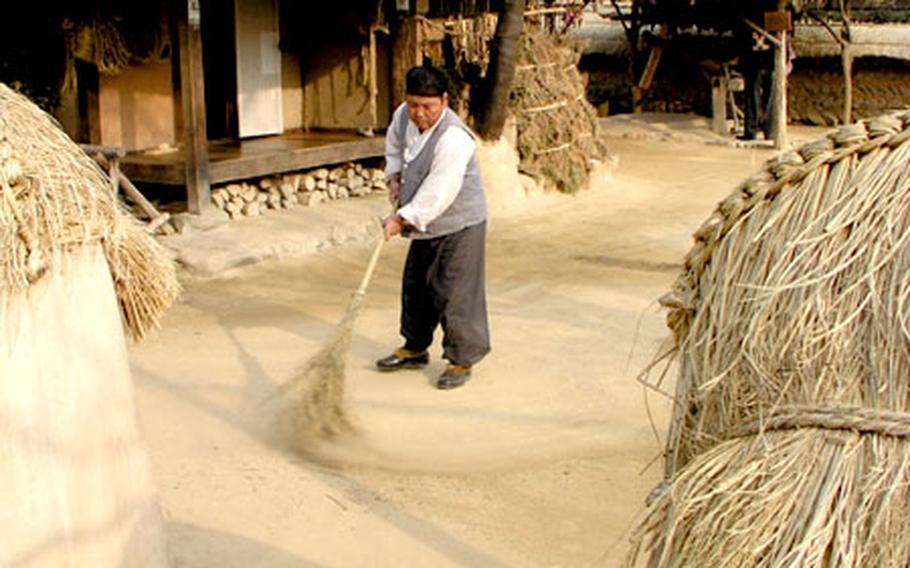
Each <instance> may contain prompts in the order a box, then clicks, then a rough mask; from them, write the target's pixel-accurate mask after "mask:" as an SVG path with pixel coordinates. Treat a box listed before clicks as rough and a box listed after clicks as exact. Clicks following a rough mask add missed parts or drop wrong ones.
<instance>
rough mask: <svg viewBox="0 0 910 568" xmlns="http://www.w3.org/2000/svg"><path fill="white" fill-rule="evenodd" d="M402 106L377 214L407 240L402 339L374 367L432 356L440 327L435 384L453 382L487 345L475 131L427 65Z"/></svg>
mask: <svg viewBox="0 0 910 568" xmlns="http://www.w3.org/2000/svg"><path fill="white" fill-rule="evenodd" d="M405 85H406V92H405V103H404V104H402V105H401V106H399V107H398V108H397V109H396V110H395V112H394V113H393V115H392V122H391V124H390V125H389V128H388V131H387V133H386V151H385V155H386V179H387V181H388V184H389V189H390V193H389V199H390V200H391V201H392V203H396V202H397V203H398V204H399V209H398V211H397V212H396V213H394V214H392V215H389V216H388V217H386V218H385V220H384V221H383V225H384V230H385V238H386V240H388V239H390V238H392V237H393V236H395V235H402V236H406V237H409V238H411V246H410V249H409V251H408V257H407V260H406V262H405V267H404V276H403V278H402V289H401V330H400V331H401V335H402V336H403V337H404V340H405V343H404V346H402V347H400V348H399V349H397V350H395V352H394V353H392V354H391V355H389V356H388V357H385V358H383V359H380V360H379V361H377V362H376V366H377V368H378V369H379V370H380V371H397V370H399V369H414V368H420V367H423V366H425V365H426V364H427V363H429V359H430V357H429V353H428V351H427V350H428V348H429V347H430V344H431V343H432V342H433V333H434V331H435V330H436V326H438V325H442V330H443V341H442V346H443V358H445V359H446V360H448V362H449V364H448V365H447V366H446V370H445V372H443V373H442V375H441V376H440V377H439V379H438V381H437V383H436V386H437V388H440V389H453V388H457V387H460V386H461V385H463V384H464V383H465V382H466V381H467V380H468V379H469V378H470V377H471V369H472V367H473V366H474V365H475V364H476V363H477V362H478V361H480V360H481V359H482V358H483V357H484V355H486V354H487V353H488V352H489V351H490V334H489V326H488V323H487V306H486V295H485V292H484V247H485V239H486V219H487V207H486V201H485V198H484V193H483V185H482V183H481V180H480V170H479V169H478V166H477V157H476V156H475V147H476V145H475V143H474V136H473V134H472V133H471V132H470V130H469V129H468V127H467V126H465V124H464V123H463V122H462V121H461V120H460V119H459V118H458V115H456V114H455V113H454V112H452V110H450V109H449V108H448V95H447V90H448V78H447V77H446V74H445V72H444V71H443V70H441V69H439V68H437V67H432V66H420V67H414V68H412V69H411V70H410V71H408V73H407V75H406V77H405Z"/></svg>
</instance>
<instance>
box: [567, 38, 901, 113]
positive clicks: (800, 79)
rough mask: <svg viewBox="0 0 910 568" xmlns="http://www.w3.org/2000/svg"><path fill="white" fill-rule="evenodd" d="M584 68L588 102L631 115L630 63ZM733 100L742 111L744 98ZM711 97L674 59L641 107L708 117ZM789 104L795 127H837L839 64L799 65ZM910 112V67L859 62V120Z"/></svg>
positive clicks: (692, 68) (697, 75) (805, 61)
mask: <svg viewBox="0 0 910 568" xmlns="http://www.w3.org/2000/svg"><path fill="white" fill-rule="evenodd" d="M580 67H581V69H582V71H583V72H585V73H586V74H587V76H588V87H587V95H588V99H589V100H590V101H591V102H592V104H594V106H595V107H598V108H599V109H601V112H602V114H603V113H605V112H607V111H608V112H609V113H610V114H617V113H624V112H631V111H632V79H631V74H630V73H629V70H628V67H629V65H628V60H627V59H624V58H621V57H609V56H604V55H596V56H591V55H588V56H585V58H584V59H583V60H582V62H581V65H580ZM734 96H735V97H736V100H737V104H738V105H740V108H742V93H736V94H735V95H734ZM710 97H711V90H710V84H709V82H708V80H707V78H706V75H705V74H704V73H703V72H702V69H700V68H699V66H698V65H696V64H693V63H692V62H686V61H685V60H684V59H673V58H669V59H664V60H662V61H661V65H660V68H659V69H658V72H657V75H656V76H655V79H654V83H653V85H652V88H651V89H650V90H649V91H647V92H646V93H645V95H644V99H643V101H642V107H643V110H645V111H649V112H678V113H694V114H700V115H704V116H709V115H710V113H711V98H710ZM788 100H789V108H790V120H791V122H797V123H803V124H813V125H829V126H830V125H835V124H838V123H839V122H840V120H841V117H842V115H843V106H844V77H843V73H842V71H841V63H840V58H828V57H825V58H798V59H796V61H795V62H794V67H793V72H792V74H791V75H790V78H789V92H788ZM906 107H910V62H908V61H902V60H898V59H889V58H863V59H857V60H856V61H855V62H854V66H853V111H854V118H867V117H871V116H876V115H878V114H882V113H884V112H887V111H888V110H890V109H899V108H906Z"/></svg>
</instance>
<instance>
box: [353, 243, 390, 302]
mask: <svg viewBox="0 0 910 568" xmlns="http://www.w3.org/2000/svg"><path fill="white" fill-rule="evenodd" d="M383 243H385V235H384V234H380V235H379V240H378V241H376V246H374V247H373V256H371V257H370V263H369V264H368V265H367V269H366V271H365V272H364V273H363V279H361V280H360V287H359V288H357V291H356V292H355V293H354V295H355V296H364V295H366V293H367V286H369V285H370V278H372V277H373V271H374V270H375V269H376V264H377V263H378V262H379V253H380V252H382V245H383Z"/></svg>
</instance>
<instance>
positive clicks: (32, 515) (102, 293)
mask: <svg viewBox="0 0 910 568" xmlns="http://www.w3.org/2000/svg"><path fill="white" fill-rule="evenodd" d="M0 251H2V257H0V379H2V380H0V487H2V488H3V505H2V507H0V566H21V567H31V566H49V567H50V566H53V567H56V566H93V567H94V566H97V567H105V566H111V567H114V566H149V567H160V566H165V565H167V554H166V551H165V547H164V543H163V523H162V521H161V514H160V510H159V507H158V500H157V494H156V491H155V488H154V484H153V483H152V481H151V477H150V471H149V464H148V459H147V456H146V453H145V448H144V445H143V443H142V440H141V438H140V436H139V433H138V428H137V424H136V409H135V405H134V402H133V390H132V388H133V387H132V381H131V379H130V370H129V363H128V360H127V354H126V343H125V340H124V333H123V332H124V328H125V329H126V331H127V332H128V333H129V334H130V335H131V336H132V337H134V338H139V337H141V336H142V335H143V334H144V333H146V332H147V331H148V330H149V329H150V328H152V327H153V326H154V325H156V323H157V320H158V318H159V316H160V315H161V312H162V311H163V310H164V309H165V308H166V307H167V306H168V305H170V303H171V302H172V301H173V300H174V298H175V296H176V294H177V291H178V286H177V281H176V279H175V275H174V267H173V264H172V263H171V262H170V261H169V260H168V258H167V257H166V256H165V255H164V253H163V251H162V250H161V249H160V247H159V246H158V245H157V244H156V243H155V241H153V240H152V239H151V237H149V236H148V235H146V234H145V233H144V230H143V229H142V227H140V226H139V225H138V223H136V222H135V221H133V220H132V219H131V218H130V217H128V216H127V215H126V214H125V213H124V212H123V211H122V210H121V208H120V206H119V205H118V203H117V201H116V198H115V196H114V195H113V192H112V190H111V185H110V184H109V183H108V182H107V181H106V179H105V176H104V174H102V173H101V171H100V170H99V169H98V167H97V166H96V165H95V163H94V162H93V161H92V160H91V159H90V158H89V157H88V156H86V155H85V154H84V153H83V152H82V151H81V150H80V149H79V147H78V146H76V145H75V144H74V143H73V142H72V141H70V140H69V139H68V138H67V137H66V135H65V134H64V133H63V132H62V131H61V130H60V129H59V128H58V127H57V125H56V124H55V123H54V122H53V120H52V119H51V118H50V117H49V116H48V115H46V114H44V113H43V112H42V111H40V110H39V109H38V108H37V107H36V106H34V105H33V104H32V103H30V102H29V101H28V100H27V99H25V98H24V97H22V96H21V95H18V94H16V93H14V92H13V91H12V90H10V89H9V88H7V87H6V86H5V85H2V84H0Z"/></svg>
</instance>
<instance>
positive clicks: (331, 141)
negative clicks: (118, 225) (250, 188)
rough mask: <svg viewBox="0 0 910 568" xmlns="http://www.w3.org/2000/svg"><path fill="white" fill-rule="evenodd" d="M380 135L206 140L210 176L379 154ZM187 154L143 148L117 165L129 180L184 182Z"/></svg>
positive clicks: (248, 174) (255, 173) (226, 177)
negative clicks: (143, 149)
mask: <svg viewBox="0 0 910 568" xmlns="http://www.w3.org/2000/svg"><path fill="white" fill-rule="evenodd" d="M384 153H385V139H384V137H383V136H381V135H378V136H373V137H364V136H359V135H357V134H353V133H350V132H302V131H289V132H286V133H284V134H281V135H277V136H266V137H262V138H255V139H249V140H218V141H211V142H209V143H208V178H209V182H210V183H212V184H217V183H224V182H229V181H234V180H240V179H248V178H255V177H262V176H267V175H270V174H277V173H282V172H289V171H294V170H302V169H307V168H314V167H319V166H323V165H330V164H339V163H344V162H349V161H353V160H362V159H365V158H376V157H382V156H383V155H384ZM186 162H187V157H186V153H185V151H184V150H182V149H178V150H172V151H167V152H159V151H154V150H152V151H145V152H138V153H135V154H129V155H126V156H124V157H123V158H122V159H121V162H120V169H121V170H122V171H123V173H124V174H126V176H127V177H128V178H130V179H131V180H132V181H135V182H140V183H143V182H144V183H157V184H165V185H178V186H185V185H186V169H187V164H186Z"/></svg>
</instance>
